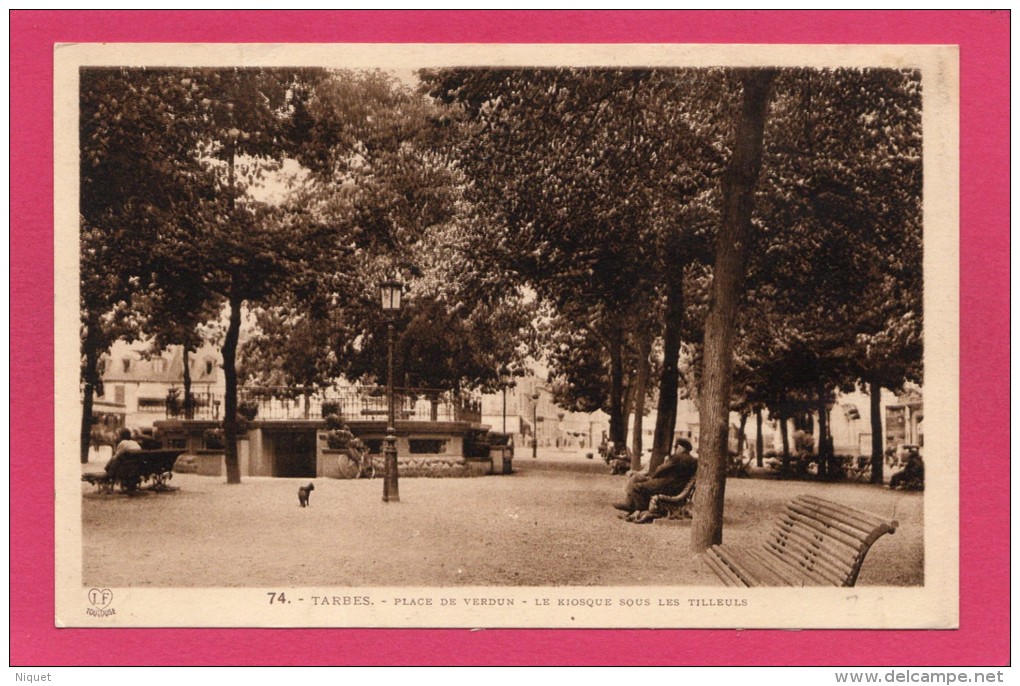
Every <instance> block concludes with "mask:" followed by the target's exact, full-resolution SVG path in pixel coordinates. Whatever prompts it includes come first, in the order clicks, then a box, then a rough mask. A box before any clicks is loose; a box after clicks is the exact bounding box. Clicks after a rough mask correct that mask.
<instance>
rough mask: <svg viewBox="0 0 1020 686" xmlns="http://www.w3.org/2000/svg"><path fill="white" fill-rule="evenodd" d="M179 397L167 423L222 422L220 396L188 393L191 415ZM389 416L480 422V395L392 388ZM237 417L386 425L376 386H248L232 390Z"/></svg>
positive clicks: (381, 390)
mask: <svg viewBox="0 0 1020 686" xmlns="http://www.w3.org/2000/svg"><path fill="white" fill-rule="evenodd" d="M183 395H184V393H183V391H180V392H179V393H178V396H177V397H176V399H174V400H169V401H168V402H167V408H166V416H167V418H168V419H170V418H173V419H188V418H190V419H204V420H214V421H221V420H222V419H223V407H224V402H223V394H222V393H211V392H199V393H193V394H192V408H191V412H187V411H186V410H185V406H184V405H185V403H184V397H183ZM393 396H394V399H393V402H394V412H395V414H396V418H397V420H398V421H405V420H412V421H419V422H428V421H433V422H448V421H465V422H479V421H481V418H482V412H481V397H480V396H478V395H477V394H473V393H464V392H461V393H455V392H453V391H444V390H440V389H432V388H395V389H393ZM237 404H238V413H239V414H241V415H244V413H245V412H251V409H252V408H254V410H255V415H254V419H256V420H288V419H289V420H297V419H324V418H325V415H327V414H337V415H339V416H340V418H341V419H342V420H344V421H363V420H375V421H386V419H387V414H388V406H387V403H386V389H385V388H382V387H379V386H352V387H347V388H340V389H335V388H333V389H315V388H307V389H305V388H295V387H258V388H255V387H250V386H242V387H241V388H238V389H237ZM189 415H190V416H189Z"/></svg>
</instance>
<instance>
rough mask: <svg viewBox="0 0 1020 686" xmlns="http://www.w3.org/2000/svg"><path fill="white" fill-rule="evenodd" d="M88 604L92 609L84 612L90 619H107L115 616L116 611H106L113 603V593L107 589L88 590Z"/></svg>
mask: <svg viewBox="0 0 1020 686" xmlns="http://www.w3.org/2000/svg"><path fill="white" fill-rule="evenodd" d="M89 602H90V603H91V604H92V607H89V608H86V609H85V612H86V613H87V614H88V615H89V616H91V617H109V616H110V615H112V614H116V612H117V611H116V610H114V609H112V608H111V609H107V608H109V607H110V603H111V602H113V591H111V590H110V589H108V588H92V589H89Z"/></svg>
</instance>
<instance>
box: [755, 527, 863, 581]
mask: <svg viewBox="0 0 1020 686" xmlns="http://www.w3.org/2000/svg"><path fill="white" fill-rule="evenodd" d="M765 547H766V548H769V549H770V550H774V551H775V553H776V555H779V556H787V555H788V556H790V558H792V559H796V560H798V561H800V562H799V565H800V566H803V565H804V564H809V565H814V566H816V567H819V568H824V569H825V570H826V571H827V572H828V574H829V575H830V576H831V577H833V582H835V581H836V580H841V579H845V578H846V577H847V575H848V574H850V573H851V572H852V571H853V569H854V567H853V564H852V563H851V562H846V561H845V560H840V559H838V558H832V557H830V556H829V555H828V552H827V551H825V550H824V548H821V547H816V546H812V545H811V544H810V543H808V542H806V541H804V540H803V539H800V538H797V537H795V536H790V537H787V538H785V539H782V540H769V541H766V543H765ZM847 555H849V556H854V555H856V551H855V550H848V552H847Z"/></svg>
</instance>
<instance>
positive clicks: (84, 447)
mask: <svg viewBox="0 0 1020 686" xmlns="http://www.w3.org/2000/svg"><path fill="white" fill-rule="evenodd" d="M82 348H83V350H82V353H83V354H84V355H85V370H84V374H83V376H84V380H85V384H84V388H83V389H82V390H83V397H82V405H81V443H80V444H79V448H80V452H81V454H80V458H81V463H82V464H85V463H87V462H88V461H89V448H90V447H91V445H92V403H93V396H94V395H95V392H96V385H97V380H98V378H99V346H98V345H97V344H96V341H95V339H94V338H93V337H92V336H91V335H89V334H86V335H85V340H83V341H82Z"/></svg>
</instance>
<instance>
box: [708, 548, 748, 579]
mask: <svg viewBox="0 0 1020 686" xmlns="http://www.w3.org/2000/svg"><path fill="white" fill-rule="evenodd" d="M716 547H717V546H712V547H711V548H709V549H708V550H706V551H705V562H707V563H708V566H709V567H710V568H711V569H712V571H713V572H715V575H716V576H718V577H719V578H720V579H722V580H723V583H725V584H726V585H727V586H747V584H745V583H744V582H743V581H741V580H740V577H739V576H737V575H736V574H735V573H734V572H733V570H732V569H730V568H729V567H728V566H727V565H726V563H724V562H723V561H722V560H721V559H720V558H719V555H718V553H717V552H716V550H715V549H716Z"/></svg>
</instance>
